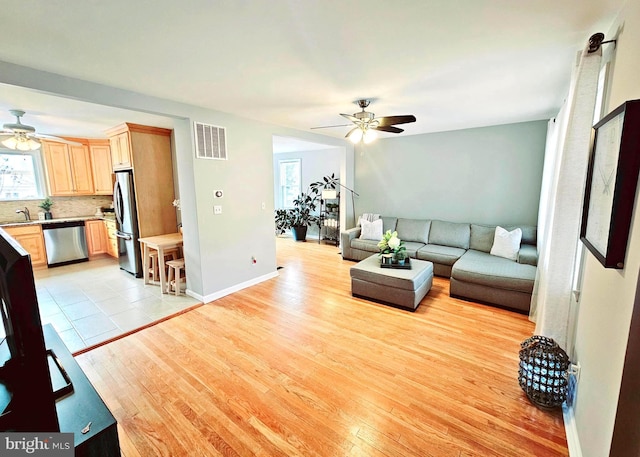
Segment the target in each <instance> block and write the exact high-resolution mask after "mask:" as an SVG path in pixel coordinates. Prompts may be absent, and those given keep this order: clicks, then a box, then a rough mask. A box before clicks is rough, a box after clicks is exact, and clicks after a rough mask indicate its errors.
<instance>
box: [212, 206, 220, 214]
mask: <svg viewBox="0 0 640 457" xmlns="http://www.w3.org/2000/svg"><path fill="white" fill-rule="evenodd" d="M213 214H222V206H221V205H215V206H214V207H213Z"/></svg>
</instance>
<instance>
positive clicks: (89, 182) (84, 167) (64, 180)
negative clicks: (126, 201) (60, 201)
mask: <svg viewBox="0 0 640 457" xmlns="http://www.w3.org/2000/svg"><path fill="white" fill-rule="evenodd" d="M42 144H43V152H44V159H45V164H46V168H47V173H46V174H47V182H48V184H49V194H50V195H60V196H69V195H92V194H93V192H94V186H93V174H92V169H91V157H90V154H89V147H88V146H87V145H85V144H80V145H70V144H66V143H57V142H53V141H43V142H42Z"/></svg>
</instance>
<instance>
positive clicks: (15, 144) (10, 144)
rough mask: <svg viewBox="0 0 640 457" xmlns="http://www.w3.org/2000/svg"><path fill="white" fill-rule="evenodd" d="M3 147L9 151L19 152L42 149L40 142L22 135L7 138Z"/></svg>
mask: <svg viewBox="0 0 640 457" xmlns="http://www.w3.org/2000/svg"><path fill="white" fill-rule="evenodd" d="M2 145H3V146H4V147H6V148H8V149H13V150H17V151H34V150H36V149H40V141H38V140H36V139H33V138H29V137H27V136H26V135H24V134H20V133H16V134H15V135H14V136H9V137H8V138H5V139H4V140H2Z"/></svg>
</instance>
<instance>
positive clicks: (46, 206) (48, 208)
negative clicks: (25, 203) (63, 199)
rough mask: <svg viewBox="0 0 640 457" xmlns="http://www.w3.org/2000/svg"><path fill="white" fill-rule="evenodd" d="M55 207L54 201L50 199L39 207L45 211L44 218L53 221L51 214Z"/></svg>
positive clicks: (45, 200)
mask: <svg viewBox="0 0 640 457" xmlns="http://www.w3.org/2000/svg"><path fill="white" fill-rule="evenodd" d="M52 206H53V200H51V199H50V198H49V197H47V198H45V199H44V200H43V201H42V203H40V204H39V205H38V207H40V208H42V209H43V210H44V218H45V219H52V218H53V215H52V214H51V207H52Z"/></svg>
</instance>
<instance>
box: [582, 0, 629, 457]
mask: <svg viewBox="0 0 640 457" xmlns="http://www.w3.org/2000/svg"><path fill="white" fill-rule="evenodd" d="M618 29H619V30H620V35H619V36H618V37H617V39H618V42H617V46H616V54H615V57H614V62H613V65H612V67H611V75H610V85H609V93H608V97H607V98H608V103H607V105H608V106H607V108H608V109H607V110H606V111H607V112H610V111H611V110H612V109H614V108H615V107H617V106H618V105H620V104H621V103H623V102H625V101H627V100H633V99H638V98H640V84H639V83H638V72H639V71H640V2H638V1H637V0H629V1H628V2H627V5H626V7H625V8H624V9H623V10H622V11H621V14H620V16H619V17H618V19H617V20H616V23H615V25H614V26H613V27H612V28H611V29H610V30H609V31H608V32H605V33H606V39H611V38H613V37H614V36H615V34H616V31H617V30H618ZM593 32H597V30H594V31H593ZM605 46H612V45H605ZM638 193H639V192H636V201H635V209H634V216H633V222H632V227H631V234H630V237H629V243H628V246H627V257H626V262H625V268H624V269H623V270H611V269H605V268H604V267H603V266H602V265H601V264H600V263H599V262H598V260H597V259H596V258H595V257H594V256H593V255H592V254H591V253H590V252H589V251H587V258H586V263H585V269H584V279H583V286H582V295H581V300H580V311H579V315H578V323H577V329H576V342H575V351H576V354H575V355H576V357H575V360H577V361H578V362H580V365H581V367H582V371H581V375H580V382H579V385H578V392H577V398H576V401H575V407H574V413H575V421H576V426H577V431H578V438H579V442H580V447H581V449H582V455H583V456H585V457H602V456H607V455H609V449H610V445H611V438H612V433H613V426H614V422H615V414H616V407H617V402H618V395H619V390H620V382H621V376H622V367H623V363H624V355H625V351H626V347H627V339H628V335H629V325H630V320H631V311H632V309H633V302H634V296H635V290H636V283H637V281H638V271H639V269H640V211H638V200H639V196H638ZM638 413H639V414H640V412H638Z"/></svg>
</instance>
